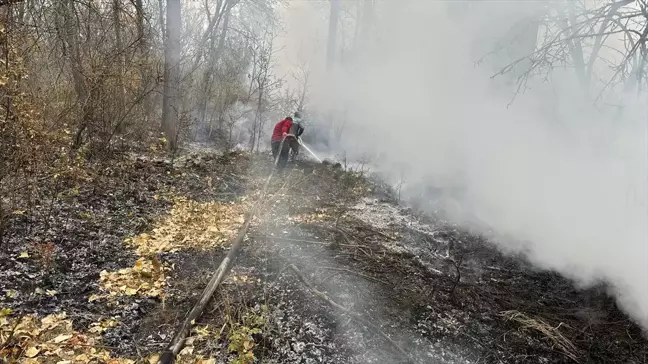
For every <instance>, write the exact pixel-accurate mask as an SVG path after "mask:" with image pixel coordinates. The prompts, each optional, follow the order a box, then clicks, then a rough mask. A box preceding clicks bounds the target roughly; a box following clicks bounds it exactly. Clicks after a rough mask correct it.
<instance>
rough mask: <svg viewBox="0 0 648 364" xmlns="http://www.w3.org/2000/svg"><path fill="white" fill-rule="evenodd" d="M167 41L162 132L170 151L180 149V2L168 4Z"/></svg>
mask: <svg viewBox="0 0 648 364" xmlns="http://www.w3.org/2000/svg"><path fill="white" fill-rule="evenodd" d="M166 5H167V9H166V15H167V16H166V32H165V33H166V36H167V38H166V41H165V48H164V95H163V101H162V130H163V131H164V134H165V136H166V138H167V142H168V147H169V150H170V151H175V150H176V149H177V147H178V140H177V139H178V119H179V115H178V113H179V107H180V104H181V103H180V90H179V88H180V53H181V51H182V49H181V44H180V35H181V31H182V15H181V14H182V8H181V4H180V0H167V2H166Z"/></svg>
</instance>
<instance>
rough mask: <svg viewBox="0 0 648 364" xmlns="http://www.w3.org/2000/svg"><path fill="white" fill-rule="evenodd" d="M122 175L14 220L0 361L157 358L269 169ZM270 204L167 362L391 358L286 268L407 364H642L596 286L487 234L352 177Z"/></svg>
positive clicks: (123, 168) (192, 161) (325, 174)
mask: <svg viewBox="0 0 648 364" xmlns="http://www.w3.org/2000/svg"><path fill="white" fill-rule="evenodd" d="M121 163H122V164H121V165H119V164H117V165H113V166H109V168H106V167H105V166H104V167H102V168H98V171H97V172H96V173H95V174H93V175H92V177H93V179H92V181H91V182H85V184H84V183H80V184H79V183H78V181H77V182H75V183H69V184H70V185H69V186H67V187H66V188H67V190H66V191H68V192H65V194H63V195H60V193H61V192H60V191H54V192H55V193H53V197H52V198H51V201H53V202H52V203H49V204H48V203H45V202H44V203H43V204H42V206H37V207H36V208H33V207H32V208H31V209H29V210H27V209H25V211H24V212H21V213H16V214H15V217H14V220H13V221H12V225H11V228H10V234H9V239H8V241H7V243H6V244H5V246H3V250H2V252H0V267H1V268H2V270H1V271H0V275H2V276H1V277H0V278H2V281H1V282H2V283H0V284H1V285H2V286H1V288H2V289H3V290H4V291H3V292H4V296H3V297H1V298H0V308H2V309H4V310H3V311H2V312H3V313H1V314H0V320H2V321H1V322H0V324H1V325H0V328H1V329H2V330H1V331H0V335H1V337H0V339H2V340H0V343H4V344H2V345H3V346H2V347H1V348H0V355H1V356H3V357H5V358H19V361H23V362H52V363H56V362H59V361H61V360H69V361H70V362H79V363H87V362H92V361H94V362H97V361H99V362H106V361H108V360H109V358H111V359H110V360H112V362H113V363H130V362H144V363H146V362H149V361H152V360H154V359H155V355H156V354H157V353H158V352H160V350H162V349H163V348H164V346H165V345H166V344H167V343H168V342H169V340H170V339H171V337H172V336H173V334H174V332H175V329H176V328H177V326H178V325H179V323H180V322H181V320H182V319H183V317H184V315H185V314H186V313H187V312H188V311H189V309H190V308H191V306H192V305H193V303H194V302H195V300H196V299H197V296H198V295H199V294H200V292H201V291H202V289H203V288H204V286H205V284H206V282H207V280H208V279H209V276H210V274H211V272H212V271H213V270H214V269H215V267H216V266H217V265H218V264H219V263H220V259H221V258H222V257H223V256H224V255H225V253H226V251H227V246H228V244H229V242H230V241H231V237H232V236H233V234H235V233H236V230H237V229H238V227H239V226H240V224H241V223H242V214H243V212H244V211H245V209H246V208H247V207H248V206H249V205H250V203H252V201H254V199H255V196H256V195H257V194H258V192H259V189H260V186H261V184H262V183H263V182H264V178H265V176H267V173H268V172H269V168H270V163H269V160H268V158H266V157H265V156H252V157H250V156H246V155H243V154H240V153H233V154H228V155H225V156H218V155H215V154H212V153H204V152H200V153H197V154H195V155H192V156H189V157H188V158H185V157H183V158H181V159H180V160H179V161H176V162H175V163H174V165H173V166H171V165H170V164H169V163H168V162H165V161H160V160H154V159H148V158H129V159H127V160H124V161H122V162H121ZM69 191H72V193H70V192H69ZM74 191H77V192H74ZM270 192H271V196H270V198H269V199H268V201H266V206H267V207H268V208H267V209H266V210H265V213H264V214H263V215H262V216H260V218H259V219H258V220H257V221H255V223H254V224H253V227H252V229H251V231H250V234H249V237H248V239H247V241H246V246H245V248H244V250H243V251H242V254H241V256H240V257H239V258H238V260H237V262H236V265H235V267H234V268H233V271H232V273H231V274H230V276H229V277H228V279H227V280H226V282H225V284H224V285H223V287H222V289H221V290H219V291H218V293H217V295H216V296H215V297H214V299H213V300H212V302H211V303H210V305H209V306H208V308H207V309H206V310H205V313H204V315H203V316H202V317H201V318H200V320H199V322H197V323H196V326H195V328H194V331H193V332H192V334H191V338H190V340H189V342H188V345H187V347H186V348H185V350H184V351H183V352H182V353H181V355H180V356H179V358H178V362H179V363H196V362H204V363H210V362H211V363H221V362H222V363H226V362H237V363H252V362H254V361H255V360H256V361H257V362H262V363H398V362H404V359H405V357H404V355H402V353H400V352H399V351H398V349H397V348H396V347H395V345H394V344H393V343H390V342H389V341H388V340H386V339H385V338H384V337H382V336H381V335H380V333H378V332H377V331H376V330H375V329H372V328H369V327H368V326H367V325H365V324H363V323H361V322H358V321H357V320H354V319H353V318H352V317H351V316H349V315H348V314H345V313H343V312H341V311H340V310H336V309H334V308H333V307H331V306H330V305H329V304H328V303H327V302H325V301H323V300H321V299H319V298H317V297H316V296H315V295H314V294H313V293H312V292H311V291H310V290H308V289H307V288H306V287H305V286H304V284H302V283H301V282H300V281H299V280H298V279H297V276H296V275H295V274H294V272H293V271H292V270H290V269H288V266H289V265H290V264H294V265H295V266H296V267H297V268H298V269H299V270H300V271H301V272H302V273H303V275H304V277H305V278H306V279H307V280H308V281H310V282H311V283H312V284H313V286H314V287H315V288H316V289H318V290H319V291H322V292H325V293H326V294H327V295H328V297H329V298H330V299H331V300H333V301H335V302H336V303H338V304H340V305H342V306H344V307H346V308H348V309H350V310H352V311H353V312H355V313H357V314H359V315H361V316H362V317H363V318H365V319H366V320H369V321H370V322H371V323H372V324H373V325H375V326H378V327H379V328H380V330H381V331H382V332H383V333H384V334H386V335H387V336H389V338H391V340H392V341H393V342H394V343H396V345H398V346H399V347H400V348H402V349H403V350H404V351H405V352H406V353H407V354H408V355H409V356H410V357H411V358H412V359H413V361H415V362H419V363H549V362H550V363H572V362H579V363H628V362H635V363H640V362H641V360H643V359H642V358H644V356H646V355H647V354H646V353H647V352H648V344H647V342H646V340H645V339H644V338H642V336H641V332H640V330H639V328H638V327H636V325H633V324H632V323H630V322H629V321H628V320H627V318H626V317H625V316H624V315H623V314H621V313H620V312H619V311H618V310H617V309H616V307H615V306H614V304H613V302H612V301H611V300H610V299H609V298H607V297H606V296H605V294H604V293H603V291H598V290H594V289H592V290H589V291H578V290H576V289H575V288H574V287H573V286H572V285H571V284H570V282H569V281H567V280H565V279H563V278H561V277H559V276H557V275H554V274H551V273H546V272H535V271H533V270H532V269H531V268H530V267H529V266H528V264H527V263H526V262H524V260H522V259H518V258H511V257H508V258H507V257H504V256H502V255H501V254H499V253H497V251H496V250H495V249H493V248H492V247H491V246H490V245H489V243H488V242H487V241H485V239H483V238H480V237H477V236H474V235H471V234H468V233H466V232H463V231H460V230H458V229H457V228H456V227H454V226H450V225H448V224H445V223H440V222H436V221H432V220H429V219H427V220H426V219H425V218H422V217H420V216H416V215H415V214H413V213H412V212H411V211H410V210H409V209H405V208H402V207H399V206H398V204H397V203H396V202H395V201H393V200H392V199H390V198H389V196H390V194H389V191H385V190H383V189H381V188H380V187H379V185H376V184H373V183H369V182H368V181H367V180H366V179H365V178H363V177H362V176H359V175H355V174H352V173H344V172H339V171H334V170H331V169H329V168H326V167H323V166H321V165H314V164H310V163H301V164H299V165H298V166H297V168H295V169H294V170H290V171H286V172H285V173H284V174H283V175H280V176H279V177H278V178H276V179H275V180H273V182H272V185H271V186H270ZM43 201H48V200H47V199H44V200H43ZM43 211H49V212H48V213H47V214H45V213H43ZM24 253H26V255H25V254H24ZM48 315H49V316H48ZM16 334H17V335H16ZM18 338H19V339H18Z"/></svg>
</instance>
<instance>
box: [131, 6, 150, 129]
mask: <svg viewBox="0 0 648 364" xmlns="http://www.w3.org/2000/svg"><path fill="white" fill-rule="evenodd" d="M135 11H136V15H137V18H136V20H137V38H138V42H139V47H138V48H139V56H140V57H141V66H140V92H141V94H144V93H146V92H148V90H149V87H150V86H151V84H152V80H153V77H152V75H151V69H150V65H149V62H148V60H149V46H150V45H149V39H148V34H147V33H148V32H147V31H146V30H145V29H146V24H145V15H146V13H145V10H144V3H143V1H142V0H135ZM142 101H143V102H142V109H143V114H144V115H143V116H144V122H145V123H146V122H147V121H148V117H149V115H150V114H151V111H152V109H153V108H152V104H153V97H152V94H149V95H147V96H145V97H144V99H143V100H142Z"/></svg>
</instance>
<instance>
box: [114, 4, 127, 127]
mask: <svg viewBox="0 0 648 364" xmlns="http://www.w3.org/2000/svg"><path fill="white" fill-rule="evenodd" d="M120 2H121V1H120V0H113V2H112V6H113V8H112V12H113V26H114V27H115V47H116V48H117V52H119V53H118V58H117V59H118V61H117V63H118V64H117V95H116V96H117V100H116V109H115V115H114V117H115V120H116V121H119V120H121V118H122V112H123V110H124V107H125V102H126V89H125V87H124V73H125V71H126V56H125V55H124V46H123V41H122V26H121V4H120ZM124 125H125V123H119V125H117V132H122V131H123V128H124Z"/></svg>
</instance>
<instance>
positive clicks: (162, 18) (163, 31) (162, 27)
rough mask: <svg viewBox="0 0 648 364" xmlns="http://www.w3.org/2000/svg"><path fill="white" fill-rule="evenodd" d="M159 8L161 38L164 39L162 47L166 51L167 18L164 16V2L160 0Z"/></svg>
mask: <svg viewBox="0 0 648 364" xmlns="http://www.w3.org/2000/svg"><path fill="white" fill-rule="evenodd" d="M158 8H159V9H160V13H159V20H158V21H159V22H160V36H161V37H162V47H163V48H164V49H166V39H167V37H166V24H165V21H166V18H165V16H164V0H158Z"/></svg>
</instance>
